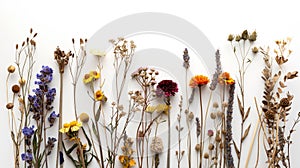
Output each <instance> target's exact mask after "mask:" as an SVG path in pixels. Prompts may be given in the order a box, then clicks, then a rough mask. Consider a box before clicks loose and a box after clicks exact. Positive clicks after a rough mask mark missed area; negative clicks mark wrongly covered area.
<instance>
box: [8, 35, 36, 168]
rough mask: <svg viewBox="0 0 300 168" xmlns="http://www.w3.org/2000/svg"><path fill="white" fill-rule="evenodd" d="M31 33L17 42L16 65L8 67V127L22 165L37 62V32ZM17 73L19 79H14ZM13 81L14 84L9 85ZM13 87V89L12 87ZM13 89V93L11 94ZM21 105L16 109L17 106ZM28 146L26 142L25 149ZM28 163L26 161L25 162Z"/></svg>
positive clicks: (16, 166) (16, 160) (16, 162)
mask: <svg viewBox="0 0 300 168" xmlns="http://www.w3.org/2000/svg"><path fill="white" fill-rule="evenodd" d="M29 33H30V35H29V36H28V37H27V38H26V39H25V40H24V41H23V42H22V44H21V45H19V44H16V48H15V49H16V52H15V65H10V66H9V67H8V68H7V71H8V75H7V78H6V102H7V104H6V108H7V110H8V123H9V124H8V127H9V131H10V136H11V140H12V142H13V149H14V166H15V168H18V167H20V150H21V145H22V144H24V138H23V135H22V128H24V126H27V125H28V124H29V104H28V100H27V98H28V95H29V93H30V91H31V78H32V74H33V68H34V63H35V59H34V58H35V51H36V45H37V43H36V41H35V38H36V36H37V33H34V32H33V29H30V32H29ZM14 74H16V75H17V80H18V81H12V80H13V79H14V78H15V77H14ZM11 82H13V86H12V87H11V86H9V85H10V83H11ZM10 88H11V89H10ZM9 90H11V91H12V95H11V94H9ZM17 106H18V107H19V108H18V110H16V108H15V107H17ZM16 111H19V112H20V113H16ZM19 114H20V115H19ZM26 149H27V147H26V145H25V144H24V150H25V151H26ZM25 165H26V163H25Z"/></svg>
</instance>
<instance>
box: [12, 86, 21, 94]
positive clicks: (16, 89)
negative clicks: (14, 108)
mask: <svg viewBox="0 0 300 168" xmlns="http://www.w3.org/2000/svg"><path fill="white" fill-rule="evenodd" d="M11 90H12V91H13V92H14V93H19V91H20V86H19V85H13V86H12V88H11Z"/></svg>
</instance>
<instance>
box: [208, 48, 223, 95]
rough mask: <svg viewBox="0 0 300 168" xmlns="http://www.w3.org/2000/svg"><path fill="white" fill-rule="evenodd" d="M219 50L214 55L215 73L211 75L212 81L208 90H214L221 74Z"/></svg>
mask: <svg viewBox="0 0 300 168" xmlns="http://www.w3.org/2000/svg"><path fill="white" fill-rule="evenodd" d="M220 57H221V55H220V50H217V51H216V53H215V60H216V71H215V73H214V75H213V79H212V81H211V83H210V87H209V89H210V90H212V91H213V90H215V89H216V87H217V84H218V78H219V76H220V74H221V73H222V64H221V60H220Z"/></svg>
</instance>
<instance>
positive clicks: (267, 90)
mask: <svg viewBox="0 0 300 168" xmlns="http://www.w3.org/2000/svg"><path fill="white" fill-rule="evenodd" d="M290 42H291V39H290V38H287V39H286V40H278V41H276V45H277V47H278V48H277V49H275V50H274V53H275V57H272V56H271V54H270V52H269V48H267V49H263V48H261V53H262V54H263V55H264V62H265V68H264V69H263V71H262V79H263V80H264V83H265V87H264V95H263V100H262V112H263V113H262V114H261V115H259V118H260V122H261V128H262V130H263V140H264V141H263V144H264V149H265V152H266V155H267V164H268V167H291V163H290V162H291V160H290V146H291V144H292V141H291V136H292V133H293V132H294V131H295V130H294V128H295V126H296V124H297V123H298V122H299V121H300V120H299V115H298V117H297V119H296V120H295V121H294V123H293V125H292V127H291V128H290V129H288V128H286V127H287V123H288V122H289V120H288V115H289V113H290V111H291V109H292V107H291V105H292V101H293V98H294V96H293V95H292V94H291V93H290V92H289V91H285V90H286V89H287V82H288V81H290V80H291V79H294V78H296V77H298V75H297V74H298V71H293V72H286V73H285V75H282V73H284V72H283V71H284V70H283V69H282V67H283V66H285V64H287V62H288V57H289V56H290V54H291V53H292V51H291V50H290V49H289V48H288V46H289V43H290ZM272 58H275V61H276V63H277V65H274V64H272V63H273V60H272ZM278 68H279V69H278ZM274 71H275V72H274Z"/></svg>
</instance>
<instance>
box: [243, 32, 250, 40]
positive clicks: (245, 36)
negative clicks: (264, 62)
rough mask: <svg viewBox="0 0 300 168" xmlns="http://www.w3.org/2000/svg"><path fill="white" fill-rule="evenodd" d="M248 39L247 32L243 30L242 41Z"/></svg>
mask: <svg viewBox="0 0 300 168" xmlns="http://www.w3.org/2000/svg"><path fill="white" fill-rule="evenodd" d="M248 38H249V34H248V31H247V30H244V31H243V33H242V39H243V40H247V39H248Z"/></svg>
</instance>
